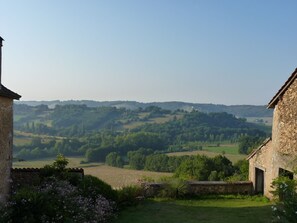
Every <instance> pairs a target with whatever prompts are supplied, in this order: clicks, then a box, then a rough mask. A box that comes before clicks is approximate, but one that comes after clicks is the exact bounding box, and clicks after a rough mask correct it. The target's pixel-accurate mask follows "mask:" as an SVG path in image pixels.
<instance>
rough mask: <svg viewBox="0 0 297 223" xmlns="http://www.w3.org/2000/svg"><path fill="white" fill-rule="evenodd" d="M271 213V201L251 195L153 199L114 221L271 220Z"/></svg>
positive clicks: (247, 222)
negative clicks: (219, 197)
mask: <svg viewBox="0 0 297 223" xmlns="http://www.w3.org/2000/svg"><path fill="white" fill-rule="evenodd" d="M271 216H272V211H271V203H270V202H268V201H263V199H259V200H257V199H254V198H250V197H243V198H236V197H233V198H232V197H230V198H222V199H215V198H213V199H207V198H206V199H201V200H198V199H197V200H164V199H152V200H148V201H144V202H143V203H141V204H139V205H138V206H133V207H129V208H126V209H124V210H123V211H122V212H121V213H120V215H119V216H118V218H117V219H116V220H115V221H113V223H138V222H142V223H164V222H170V223H180V222H185V223H196V222H199V223H204V222H207V223H222V222H228V223H238V222H240V223H250V222H254V223H268V222H271V220H272V219H271Z"/></svg>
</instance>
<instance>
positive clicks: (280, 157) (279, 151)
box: [248, 69, 297, 198]
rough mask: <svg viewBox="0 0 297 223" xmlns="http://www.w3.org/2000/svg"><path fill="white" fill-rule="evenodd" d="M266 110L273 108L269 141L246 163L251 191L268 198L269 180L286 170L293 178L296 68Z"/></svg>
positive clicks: (296, 140) (296, 136)
mask: <svg viewBox="0 0 297 223" xmlns="http://www.w3.org/2000/svg"><path fill="white" fill-rule="evenodd" d="M268 108H274V112H273V124H272V139H271V140H270V141H269V142H264V143H263V145H261V146H260V147H259V148H258V149H257V150H255V151H254V152H252V153H251V154H250V155H249V157H248V160H249V164H250V170H249V180H251V181H252V182H253V185H254V190H255V192H261V193H263V194H264V195H265V196H267V197H270V198H271V197H272V194H271V190H272V189H273V188H271V183H272V182H273V180H274V179H275V178H277V177H278V176H279V175H280V174H281V172H282V171H289V172H291V173H292V176H293V171H294V168H296V166H297V165H296V159H297V69H296V70H295V71H294V72H293V73H292V75H291V76H290V77H289V79H288V80H287V81H286V83H285V84H284V85H283V86H282V87H281V89H280V90H279V91H278V92H277V94H276V95H275V96H274V97H273V98H272V100H271V101H270V102H269V104H268ZM262 178H263V179H262ZM295 178H296V176H295ZM260 181H261V182H260ZM261 183H262V184H263V185H261ZM260 186H263V188H262V189H263V191H261V188H259V187H260Z"/></svg>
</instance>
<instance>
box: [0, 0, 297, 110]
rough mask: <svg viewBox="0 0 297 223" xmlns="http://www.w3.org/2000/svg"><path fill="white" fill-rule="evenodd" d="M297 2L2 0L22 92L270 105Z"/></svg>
mask: <svg viewBox="0 0 297 223" xmlns="http://www.w3.org/2000/svg"><path fill="white" fill-rule="evenodd" d="M296 10H297V1H296V0H286V1H281V0H204V1H200V0H196V1H194V0H193V1H191V0H179V1H174V0H117V1H113V0H106V1H100V0H86V1H83V0H47V1H46V0H26V1H25V0H18V1H17V0H0V36H2V37H3V38H4V39H5V41H4V42H3V43H4V46H3V48H2V52H3V68H2V83H3V84H4V85H5V86H7V87H8V88H10V89H11V90H13V91H16V92H17V93H19V94H21V95H22V100H54V99H60V100H69V99H74V100H80V99H92V100H99V101H109V100H136V101H141V102H153V101H186V102H198V103H215V104H267V103H268V102H269V100H270V99H271V98H272V97H273V96H274V94H275V93H276V92H277V90H278V89H279V88H280V87H281V86H282V84H283V83H284V82H285V81H286V79H287V78H288V77H289V75H290V74H291V73H292V72H293V71H294V69H295V68H296V67H297V29H296V26H297V13H296Z"/></svg>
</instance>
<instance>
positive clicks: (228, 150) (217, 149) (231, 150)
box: [202, 144, 238, 155]
mask: <svg viewBox="0 0 297 223" xmlns="http://www.w3.org/2000/svg"><path fill="white" fill-rule="evenodd" d="M202 150H205V151H209V152H214V153H223V152H225V154H233V155H238V145H237V144H232V145H221V146H203V148H202Z"/></svg>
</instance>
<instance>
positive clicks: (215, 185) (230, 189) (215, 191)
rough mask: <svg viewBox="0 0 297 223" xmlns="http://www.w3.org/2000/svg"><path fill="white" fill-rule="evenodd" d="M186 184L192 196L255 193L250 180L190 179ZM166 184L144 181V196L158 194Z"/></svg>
mask: <svg viewBox="0 0 297 223" xmlns="http://www.w3.org/2000/svg"><path fill="white" fill-rule="evenodd" d="M186 185H187V187H188V189H187V191H188V193H187V194H188V195H190V196H191V195H192V196H196V195H198V196H199V195H225V194H235V195H237V194H246V195H251V194H252V193H253V183H252V182H250V181H239V182H224V181H188V182H187V183H186ZM165 186H166V184H165V183H142V187H143V188H144V196H147V197H152V196H156V195H158V194H159V193H160V191H161V190H162V189H163V188H164V187H165ZM177 193H178V191H177Z"/></svg>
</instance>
